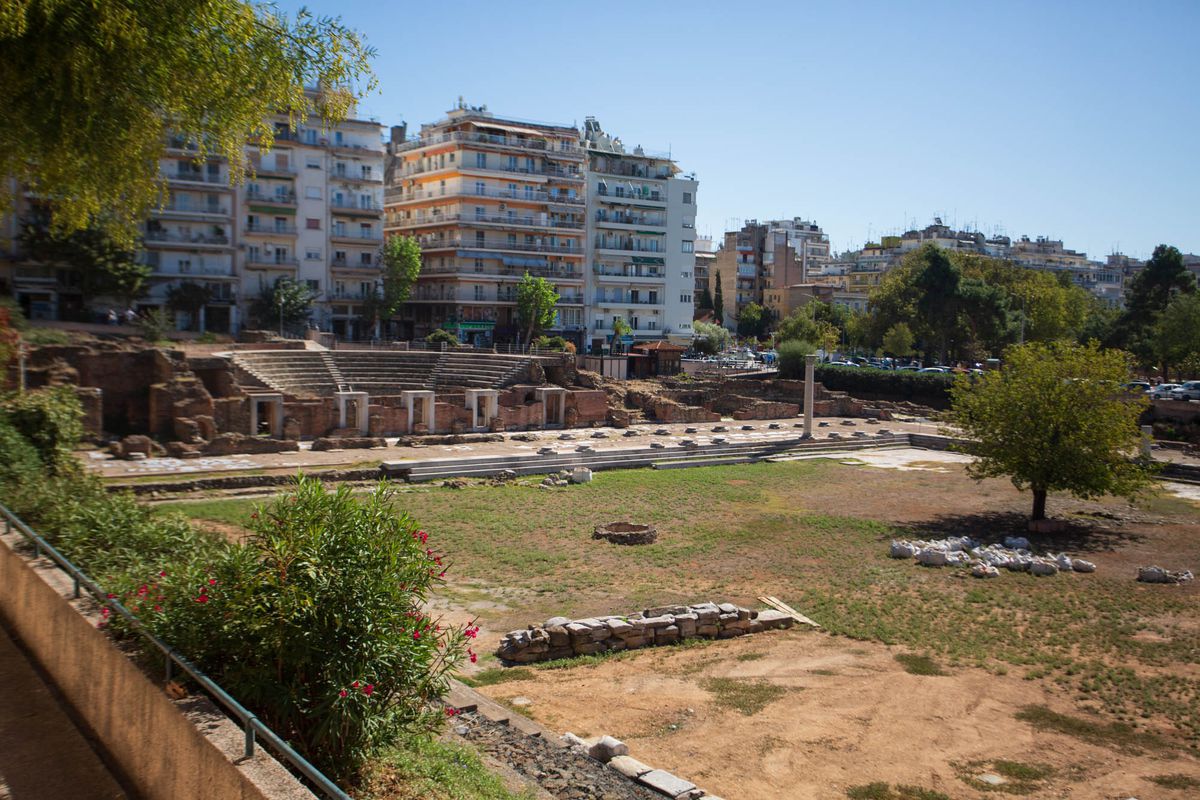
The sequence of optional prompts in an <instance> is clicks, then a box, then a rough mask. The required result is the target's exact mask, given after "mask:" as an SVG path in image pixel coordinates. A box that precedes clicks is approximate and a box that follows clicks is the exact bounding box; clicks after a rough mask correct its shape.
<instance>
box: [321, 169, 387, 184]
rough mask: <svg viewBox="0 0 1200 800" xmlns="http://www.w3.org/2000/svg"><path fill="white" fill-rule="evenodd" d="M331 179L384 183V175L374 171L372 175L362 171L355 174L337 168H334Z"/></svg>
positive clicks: (346, 181)
mask: <svg viewBox="0 0 1200 800" xmlns="http://www.w3.org/2000/svg"><path fill="white" fill-rule="evenodd" d="M329 180H331V181H343V182H345V183H367V184H373V185H378V184H381V183H383V175H382V174H374V173H372V174H370V175H363V174H361V173H360V174H358V175H354V174H351V173H349V172H338V171H337V170H334V172H333V173H332V174H331V175H330V176H329Z"/></svg>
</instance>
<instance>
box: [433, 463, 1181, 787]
mask: <svg viewBox="0 0 1200 800" xmlns="http://www.w3.org/2000/svg"><path fill="white" fill-rule="evenodd" d="M872 458H873V457H872V456H871V455H866V456H865V459H864V460H867V461H870V460H872ZM859 459H860V456H859V454H855V456H853V457H847V458H846V460H845V463H847V464H849V463H853V462H854V461H857V460H859ZM958 460H961V459H958V458H955V457H953V456H950V457H947V456H944V455H939V454H928V453H925V454H922V453H918V452H909V453H906V454H900V453H897V452H895V451H893V452H892V453H888V454H883V453H881V454H879V456H878V458H877V460H876V463H877V464H879V466H888V467H906V468H908V469H909V470H912V469H916V470H928V471H926V472H919V473H913V472H907V473H905V472H901V471H900V470H897V469H874V468H871V467H866V466H862V467H858V468H857V469H858V470H860V471H859V472H858V475H859V477H860V480H859V481H857V482H854V484H853V486H852V488H850V487H849V486H848V485H847V483H843V482H821V483H814V484H812V485H807V486H805V487H804V489H803V491H802V492H799V498H798V500H799V502H802V504H803V505H804V506H805V507H809V508H818V509H819V508H826V509H828V508H836V509H838V513H842V514H847V515H853V516H855V517H860V518H867V519H876V520H882V521H887V522H889V523H898V524H900V525H911V526H912V527H913V529H915V530H918V531H921V532H924V533H930V534H934V533H936V532H937V531H938V530H939V528H940V526H942V525H945V526H946V527H947V531H946V532H947V533H949V532H951V531H952V530H959V531H960V530H962V528H963V525H964V520H976V522H977V523H978V524H980V525H983V526H987V527H991V528H993V529H995V528H1002V527H1009V526H1012V525H1013V524H1014V520H1017V521H1018V523H1017V524H1019V516H1020V515H1021V514H1025V513H1028V512H1027V509H1026V504H1027V502H1028V497H1027V495H1018V494H1017V493H1016V492H1014V491H1013V490H1012V487H1011V486H1010V485H1008V484H1007V483H1005V482H1003V481H987V482H984V483H983V484H980V485H977V484H975V483H973V482H971V481H968V480H966V479H965V476H964V475H963V473H962V465H961V464H960V463H955V462H956V461H958ZM914 479H916V483H915V485H914ZM914 488H916V489H919V495H918V494H917V493H916V492H915V491H914ZM1186 493H1187V492H1186V490H1185V491H1184V492H1181V494H1186ZM1051 513H1052V514H1056V515H1067V514H1070V515H1071V516H1072V519H1073V520H1074V522H1075V524H1076V525H1077V526H1086V543H1085V542H1084V541H1082V540H1080V541H1073V538H1072V537H1073V535H1074V533H1073V532H1068V533H1067V534H1066V536H1065V537H1064V540H1063V549H1067V550H1072V549H1074V548H1073V545H1074V546H1075V547H1079V548H1083V547H1085V545H1086V550H1085V552H1087V553H1088V556H1087V557H1088V558H1090V559H1092V560H1094V561H1096V562H1097V564H1098V566H1099V570H1100V573H1099V574H1103V575H1122V576H1124V575H1128V576H1129V577H1130V578H1132V576H1133V575H1134V574H1135V573H1136V567H1137V566H1140V565H1145V564H1148V563H1161V562H1164V561H1171V560H1172V559H1173V558H1174V559H1175V560H1178V559H1181V558H1182V559H1185V560H1186V559H1193V558H1194V557H1195V553H1196V540H1197V535H1198V534H1200V525H1197V524H1196V522H1195V521H1193V520H1186V519H1183V520H1180V519H1178V518H1172V517H1163V516H1159V515H1157V514H1155V513H1153V512H1150V511H1145V510H1140V509H1137V508H1134V507H1132V506H1130V505H1128V504H1127V503H1125V502H1123V501H1120V500H1106V501H1104V502H1096V503H1091V502H1080V501H1074V500H1068V499H1063V498H1055V500H1054V501H1053V502H1052V508H1051ZM1198 517H1200V514H1198ZM1082 529H1083V528H1082V527H1081V528H1080V530H1082ZM1073 531H1074V529H1073ZM1172 563H1173V562H1172ZM1193 568H1194V565H1193ZM917 569H919V568H917ZM1086 577H1087V576H1070V577H1066V576H1064V578H1063V579H1064V580H1079V579H1080V578H1083V579H1086ZM1001 580H1003V578H1001ZM1146 588H1147V589H1150V588H1151V587H1146ZM1159 588H1160V587H1153V589H1155V590H1157V589H1159ZM747 589H750V587H747ZM1196 589H1197V586H1196V584H1192V585H1191V586H1187V587H1171V588H1170V589H1169V590H1168V591H1173V592H1176V593H1177V596H1178V594H1179V593H1183V594H1185V595H1186V596H1187V597H1190V598H1191V599H1192V600H1193V601H1196V600H1200V593H1197V591H1196ZM761 591H763V592H766V593H773V591H774V587H772V588H771V589H768V588H764V589H762V590H761ZM1193 608H1195V609H1196V610H1197V611H1200V603H1194V605H1193ZM480 610H481V611H482V609H480ZM614 610H616V609H614ZM800 610H801V611H802V612H804V611H806V609H804V608H801V609H800ZM454 616H457V614H456V615H454ZM1196 619H1200V615H1197V616H1195V617H1193V618H1192V622H1188V621H1186V620H1176V622H1177V623H1180V624H1179V625H1176V626H1174V628H1173V631H1174V632H1175V633H1178V632H1179V631H1181V630H1188V629H1190V628H1191V627H1192V625H1193V623H1194V621H1195V620H1196ZM928 624H929V625H931V626H937V625H938V624H939V621H938V620H937V619H930V620H929V621H928ZM1195 632H1196V631H1193V633H1195ZM1155 636H1156V634H1154V633H1152V632H1149V631H1142V632H1139V633H1138V634H1137V637H1139V638H1144V640H1145V641H1149V642H1152V641H1154V639H1155ZM905 652H907V651H906V650H905V648H903V647H889V646H886V645H883V644H879V643H877V642H866V641H854V640H851V639H848V638H845V637H839V636H833V635H830V634H828V633H825V632H820V631H812V630H809V629H804V630H800V629H793V630H791V631H778V632H772V633H767V634H762V635H759V636H756V637H754V636H752V637H746V638H742V639H737V640H730V641H721V642H713V643H707V644H703V645H700V646H696V647H691V648H686V649H676V648H668V649H661V650H647V651H642V652H640V653H637V654H632V655H630V656H628V657H625V658H620V659H610V660H607V661H602V662H601V663H599V664H594V665H586V666H579V667H572V668H567V669H555V670H540V669H535V670H532V679H530V680H519V681H510V682H504V683H498V684H495V685H492V686H487V687H485V688H482V689H481V691H483V692H485V693H487V694H489V695H491V696H493V697H495V698H496V699H498V700H501V701H502V702H512V701H513V700H514V698H520V699H519V700H518V702H517V705H518V706H519V707H520V710H521V711H522V712H523V713H526V714H528V715H530V716H532V717H534V718H535V719H537V720H538V721H539V722H542V723H543V724H546V725H547V726H549V727H551V728H552V729H555V730H559V731H572V732H574V733H576V734H578V735H581V736H587V735H600V734H611V735H613V736H616V737H617V738H619V739H622V740H623V741H625V742H627V743H628V744H629V747H630V750H631V755H633V756H634V757H635V758H638V759H639V760H641V761H644V762H646V763H647V764H650V765H652V766H654V767H661V768H663V769H667V770H670V771H673V772H675V773H676V774H678V775H681V776H684V777H686V778H688V779H689V780H691V781H693V782H695V783H696V784H698V785H700V786H702V787H704V788H705V789H707V790H708V791H710V792H712V793H716V794H719V795H721V796H722V797H725V798H727V800H735V799H736V798H756V799H758V798H761V799H762V800H783V799H784V798H788V799H790V798H844V797H846V796H847V795H846V791H847V789H848V788H850V787H853V786H862V785H864V784H870V783H873V782H886V783H889V784H893V785H911V786H916V787H920V788H922V789H925V790H929V791H933V792H940V793H941V794H942V795H943V796H945V797H950V798H979V799H982V798H986V797H989V796H994V795H995V793H996V791H997V789H992V790H990V791H986V792H985V791H983V790H982V789H981V784H978V783H975V784H971V783H968V782H967V780H964V778H965V779H968V780H969V779H971V778H972V777H976V776H979V775H984V774H989V773H994V772H995V771H996V770H995V769H994V767H993V765H994V764H995V762H997V761H1001V762H1006V761H1007V762H1016V763H1018V764H1020V765H1032V766H1034V767H1040V766H1046V767H1049V768H1050V774H1049V776H1048V777H1045V778H1043V779H1041V780H1040V781H1037V782H1035V783H1034V784H1033V785H1032V787H1033V788H1031V789H1027V790H1025V791H1022V792H1021V793H1025V794H1030V795H1032V796H1036V797H1053V798H1072V799H1075V798H1079V799H1082V798H1105V799H1109V798H1111V799H1113V800H1117V799H1118V798H1122V799H1123V798H1131V797H1132V798H1139V800H1151V799H1152V798H1184V797H1198V796H1200V759H1197V758H1196V755H1195V751H1191V752H1189V751H1187V749H1186V747H1183V748H1181V747H1163V748H1156V747H1150V748H1140V747H1135V746H1133V745H1130V746H1123V745H1119V744H1114V743H1112V742H1094V741H1088V740H1086V738H1081V737H1080V736H1078V735H1067V734H1064V733H1059V732H1055V731H1050V730H1038V729H1035V727H1034V726H1032V725H1031V724H1029V723H1027V722H1024V721H1021V720H1020V719H1018V718H1017V716H1016V714H1017V712H1018V711H1020V710H1021V709H1022V708H1025V707H1028V706H1041V707H1046V708H1049V709H1051V710H1052V711H1055V712H1060V713H1062V714H1067V715H1071V716H1073V717H1076V718H1079V717H1081V716H1082V717H1085V718H1087V717H1088V711H1089V710H1090V709H1086V708H1083V707H1082V705H1081V704H1080V703H1079V702H1078V701H1077V700H1076V699H1075V698H1073V697H1072V696H1070V694H1069V693H1068V692H1065V691H1060V690H1059V688H1058V687H1056V686H1055V685H1054V684H1053V683H1051V681H1049V680H1045V679H1037V678H1032V679H1031V678H1030V677H1029V676H1028V673H1023V672H1022V670H1019V669H1014V670H1011V672H1009V671H1007V670H993V669H980V668H976V667H973V666H967V665H960V666H954V667H949V668H947V669H946V673H947V674H945V675H917V674H910V673H909V672H907V671H906V670H905V668H904V667H903V666H902V665H901V664H900V663H899V662H898V661H897V660H896V658H895V656H896V654H898V653H905ZM1196 662H1197V659H1193V660H1192V663H1190V664H1187V663H1184V664H1178V663H1177V664H1169V665H1166V666H1164V669H1167V670H1170V671H1172V672H1173V673H1175V674H1178V675H1180V676H1181V677H1183V676H1187V677H1190V678H1195V677H1197V675H1200V672H1198V670H1200V666H1198V665H1197V663H1196ZM998 673H1001V674H998ZM724 678H732V679H735V680H737V681H739V682H740V683H742V684H749V685H769V686H771V687H777V689H782V690H783V691H782V692H781V693H778V696H774V694H775V692H772V693H769V694H770V696H771V699H769V700H768V701H767V702H766V704H765V706H764V707H762V709H761V710H757V711H754V712H753V713H749V714H747V713H743V711H742V710H738V709H737V708H730V707H725V706H722V705H721V702H720V699H719V698H718V696H717V693H716V692H715V691H714V690H713V688H712V686H713V684H712V683H711V682H712V681H713V679H724ZM526 701H528V703H526ZM1106 724H1107V723H1106ZM1134 750H1137V752H1134ZM1154 776H1175V778H1176V780H1177V781H1181V782H1182V783H1181V785H1182V786H1183V788H1167V787H1165V786H1161V785H1159V784H1157V783H1154V782H1151V781H1150V780H1148V778H1150V777H1154ZM1180 776H1186V778H1190V779H1192V780H1194V781H1196V782H1197V783H1195V784H1188V783H1187V781H1186V779H1185V778H1180ZM1013 788H1018V787H1017V786H1015V785H1014V784H1013V783H1012V782H1011V781H1010V784H1008V785H1007V786H1002V787H999V790H1000V791H1003V790H1004V789H1013ZM871 796H875V795H871ZM881 796H886V795H881Z"/></svg>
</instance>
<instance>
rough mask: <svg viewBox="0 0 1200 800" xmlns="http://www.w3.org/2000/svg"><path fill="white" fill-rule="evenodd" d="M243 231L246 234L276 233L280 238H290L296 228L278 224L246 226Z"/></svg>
mask: <svg viewBox="0 0 1200 800" xmlns="http://www.w3.org/2000/svg"><path fill="white" fill-rule="evenodd" d="M245 231H246V233H265V234H271V233H278V234H280V235H282V236H291V235H294V234H295V233H296V226H295V225H280V224H278V223H276V224H275V225H247V226H246V227H245Z"/></svg>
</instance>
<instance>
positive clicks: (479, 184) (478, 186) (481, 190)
mask: <svg viewBox="0 0 1200 800" xmlns="http://www.w3.org/2000/svg"><path fill="white" fill-rule="evenodd" d="M475 194H487V185H486V184H485V183H484V182H483V181H475Z"/></svg>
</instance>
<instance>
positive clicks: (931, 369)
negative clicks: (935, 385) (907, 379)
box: [917, 367, 950, 372]
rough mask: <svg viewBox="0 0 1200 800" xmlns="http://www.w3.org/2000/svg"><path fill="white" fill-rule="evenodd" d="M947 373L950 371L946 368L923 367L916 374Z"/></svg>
mask: <svg viewBox="0 0 1200 800" xmlns="http://www.w3.org/2000/svg"><path fill="white" fill-rule="evenodd" d="M949 371H950V370H949V369H947V368H946V367H925V368H924V369H919V370H917V372H949Z"/></svg>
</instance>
